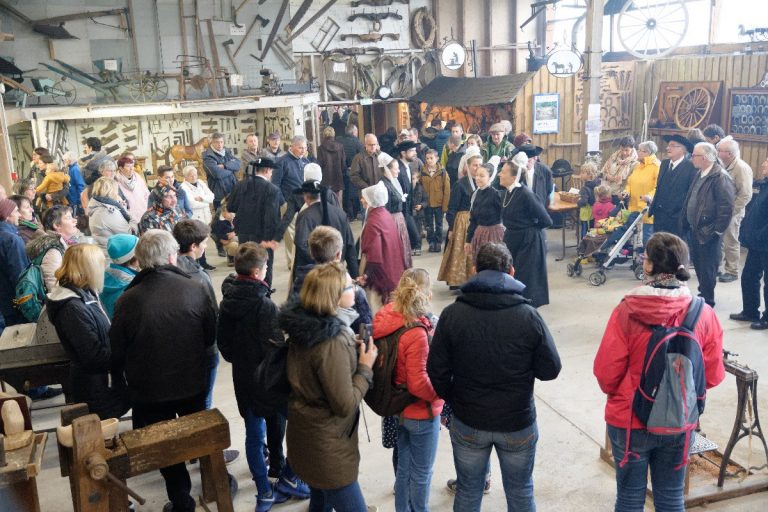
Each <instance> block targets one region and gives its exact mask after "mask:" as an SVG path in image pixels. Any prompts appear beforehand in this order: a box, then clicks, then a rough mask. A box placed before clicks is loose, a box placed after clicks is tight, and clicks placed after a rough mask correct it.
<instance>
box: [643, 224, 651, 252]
mask: <svg viewBox="0 0 768 512" xmlns="http://www.w3.org/2000/svg"><path fill="white" fill-rule="evenodd" d="M652 236H653V224H643V247H645V246H646V245H648V240H650V239H651V237H652Z"/></svg>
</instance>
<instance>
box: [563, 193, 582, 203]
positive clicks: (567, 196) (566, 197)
mask: <svg viewBox="0 0 768 512" xmlns="http://www.w3.org/2000/svg"><path fill="white" fill-rule="evenodd" d="M558 194H560V200H561V201H563V202H564V203H574V204H575V203H578V202H579V197H580V196H579V194H572V193H571V192H558Z"/></svg>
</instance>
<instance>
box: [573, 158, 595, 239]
mask: <svg viewBox="0 0 768 512" xmlns="http://www.w3.org/2000/svg"><path fill="white" fill-rule="evenodd" d="M579 179H580V180H581V189H579V201H578V202H577V203H576V205H577V206H578V207H579V233H580V235H579V238H584V237H585V236H587V231H589V228H591V227H592V218H593V217H592V206H593V205H594V204H595V187H597V186H598V185H599V183H600V180H599V179H597V166H596V165H595V164H594V163H592V162H585V163H584V164H582V166H581V172H580V174H579Z"/></svg>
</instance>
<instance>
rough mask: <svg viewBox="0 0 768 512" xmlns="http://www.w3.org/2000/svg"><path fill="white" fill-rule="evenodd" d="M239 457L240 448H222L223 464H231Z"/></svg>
mask: <svg viewBox="0 0 768 512" xmlns="http://www.w3.org/2000/svg"><path fill="white" fill-rule="evenodd" d="M238 457H240V450H224V464H227V465H229V464H232V463H233V462H235V461H236V460H237V459H238Z"/></svg>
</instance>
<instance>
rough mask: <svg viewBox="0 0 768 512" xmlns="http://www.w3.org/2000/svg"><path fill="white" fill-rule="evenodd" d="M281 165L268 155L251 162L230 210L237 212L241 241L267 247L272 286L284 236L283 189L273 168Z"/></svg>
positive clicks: (230, 201)
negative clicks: (274, 179)
mask: <svg viewBox="0 0 768 512" xmlns="http://www.w3.org/2000/svg"><path fill="white" fill-rule="evenodd" d="M275 167H277V164H276V163H275V162H274V161H273V160H271V159H269V158H266V157H259V158H257V159H256V160H253V161H251V162H250V164H249V165H248V167H247V168H246V170H245V178H244V179H243V180H242V181H239V182H238V183H237V184H236V185H235V188H234V189H233V190H232V193H231V194H230V195H229V199H228V201H227V209H228V210H229V211H230V212H232V213H234V214H235V233H237V238H238V240H239V242H240V243H245V242H256V243H258V244H259V245H261V246H262V247H264V248H265V249H266V250H267V257H268V259H267V274H266V276H265V278H264V281H265V282H266V283H267V284H269V285H270V286H271V285H272V265H273V263H274V259H275V253H274V251H275V249H276V248H277V246H278V244H279V243H280V240H281V239H282V238H283V231H280V206H282V204H283V201H282V196H281V195H280V189H279V188H277V186H276V185H275V184H273V183H272V172H273V171H272V170H273V169H274V168H275Z"/></svg>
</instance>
